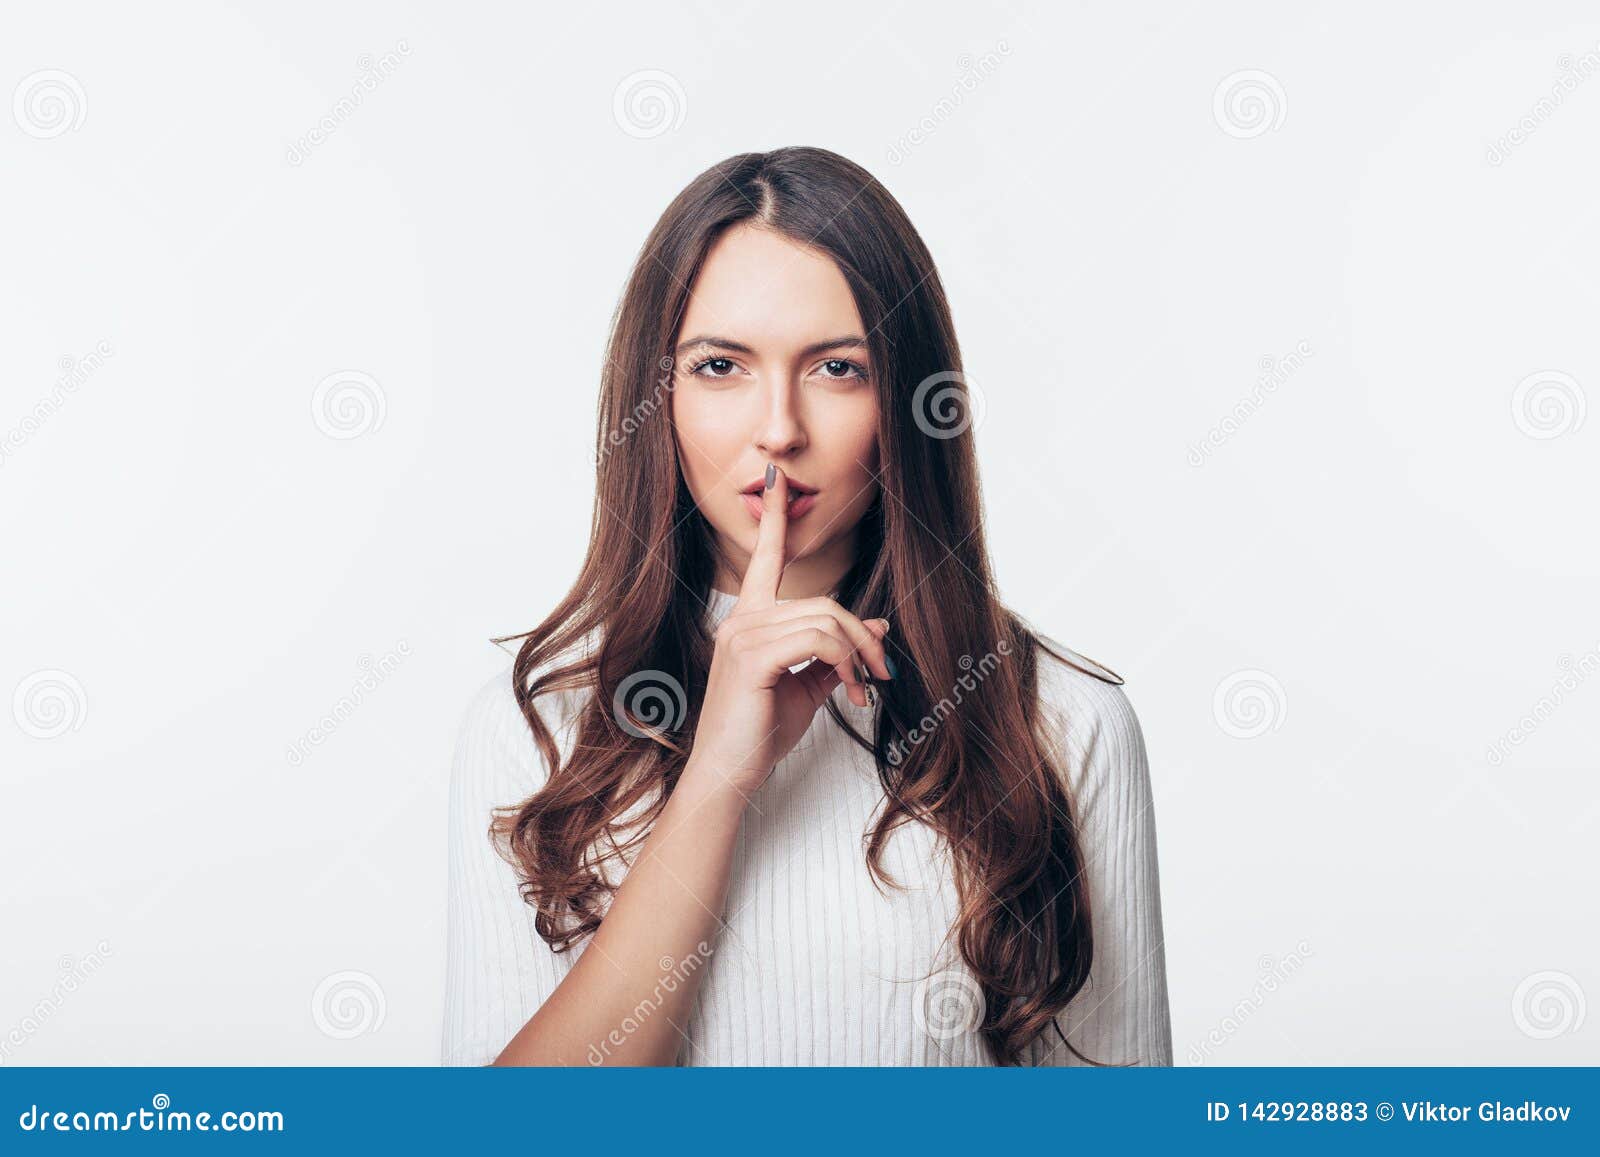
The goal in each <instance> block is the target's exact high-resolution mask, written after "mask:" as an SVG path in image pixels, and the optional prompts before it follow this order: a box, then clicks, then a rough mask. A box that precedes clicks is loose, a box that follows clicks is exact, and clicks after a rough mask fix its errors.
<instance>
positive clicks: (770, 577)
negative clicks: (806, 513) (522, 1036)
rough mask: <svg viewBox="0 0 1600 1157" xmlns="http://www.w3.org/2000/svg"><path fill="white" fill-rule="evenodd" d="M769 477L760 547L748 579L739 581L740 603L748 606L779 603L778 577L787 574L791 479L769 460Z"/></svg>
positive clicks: (759, 532)
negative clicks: (785, 567)
mask: <svg viewBox="0 0 1600 1157" xmlns="http://www.w3.org/2000/svg"><path fill="white" fill-rule="evenodd" d="M767 479H768V485H767V488H766V489H765V490H763V491H762V496H761V525H760V527H759V528H758V529H757V531H756V548H755V550H754V551H752V552H751V555H750V565H749V566H747V567H746V568H745V571H744V581H743V582H742V583H740V584H739V605H740V607H742V608H745V609H751V608H756V607H771V606H775V605H777V602H778V581H779V580H780V579H781V578H782V577H783V551H784V545H785V541H786V540H787V538H788V536H789V479H788V476H787V475H785V474H784V472H783V471H782V470H781V469H780V468H779V467H778V465H777V464H776V463H771V462H769V463H768V464H767Z"/></svg>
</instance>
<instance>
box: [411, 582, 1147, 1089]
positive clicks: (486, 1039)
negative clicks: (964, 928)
mask: <svg viewBox="0 0 1600 1157" xmlns="http://www.w3.org/2000/svg"><path fill="white" fill-rule="evenodd" d="M733 603H734V596H733V595H730V594H725V593H723V592H721V591H717V590H711V591H710V592H709V599H708V607H707V614H708V615H709V616H710V617H711V619H712V621H713V622H715V621H719V620H720V619H721V618H722V617H723V616H724V615H726V614H727V613H728V611H729V610H730V609H731V608H732V606H733ZM1050 642H1051V643H1052V644H1053V645H1054V646H1056V647H1057V649H1058V650H1061V651H1062V652H1064V653H1068V654H1072V655H1073V656H1074V658H1075V659H1076V660H1077V661H1078V662H1080V663H1081V664H1082V667H1083V669H1081V670H1080V669H1078V668H1077V667H1074V666H1071V665H1069V664H1067V663H1063V662H1062V661H1060V660H1059V659H1056V658H1055V657H1054V656H1052V655H1050V654H1048V653H1046V652H1044V651H1043V650H1041V651H1040V652H1039V693H1040V697H1041V705H1042V706H1044V707H1045V708H1046V710H1047V711H1049V712H1052V713H1053V717H1054V718H1055V719H1058V720H1065V721H1068V722H1067V724H1066V725H1064V726H1058V727H1057V728H1056V729H1055V733H1056V734H1057V735H1058V736H1059V737H1060V739H1059V740H1058V746H1057V748H1056V754H1057V755H1058V757H1059V762H1058V766H1060V767H1061V768H1062V769H1063V770H1064V772H1065V773H1066V775H1067V776H1068V779H1069V781H1070V782H1069V787H1070V791H1071V793H1072V796H1073V799H1074V800H1075V802H1076V804H1077V806H1078V808H1079V810H1080V823H1081V839H1082V841H1083V845H1084V856H1085V858H1086V860H1087V864H1088V867H1087V872H1086V874H1087V877H1088V883H1089V893H1090V902H1091V910H1092V912H1093V920H1094V935H1095V943H1094V964H1093V969H1092V972H1091V976H1090V983H1089V985H1088V986H1087V987H1086V988H1085V989H1084V990H1083V991H1082V992H1080V993H1079V994H1078V996H1077V997H1076V998H1075V999H1074V1000H1073V1002H1072V1004H1071V1005H1069V1006H1068V1007H1067V1009H1066V1010H1065V1011H1064V1012H1063V1013H1062V1014H1061V1016H1060V1018H1059V1023H1060V1024H1061V1026H1062V1028H1063V1030H1064V1031H1065V1032H1066V1033H1067V1035H1068V1038H1069V1039H1070V1040H1071V1041H1072V1043H1073V1045H1075V1046H1076V1047H1077V1048H1078V1049H1080V1050H1081V1051H1083V1052H1085V1053H1087V1054H1088V1055H1089V1056H1091V1057H1094V1058H1096V1059H1097V1060H1102V1061H1110V1062H1113V1063H1127V1062H1130V1061H1132V1062H1135V1063H1138V1064H1143V1065H1170V1064H1171V1063H1172V1032H1171V1023H1170V1017H1169V1013H1168V1008H1167V978H1166V956H1165V952H1164V949H1163V938H1162V930H1161V898H1160V887H1159V880H1158V875H1157V865H1156V834H1155V816H1154V812H1153V811H1152V808H1151V788H1150V772H1149V765H1148V763H1147V760H1146V755H1145V746H1144V738H1143V735H1142V733H1141V731H1140V728H1139V722H1138V718H1137V717H1136V716H1135V714H1134V711H1133V707H1132V706H1131V705H1130V704H1129V702H1128V699H1127V696H1126V695H1125V694H1124V693H1123V691H1122V689H1121V687H1120V686H1119V685H1118V684H1117V683H1116V682H1113V681H1112V678H1113V677H1112V676H1111V675H1110V674H1109V673H1107V672H1105V671H1104V668H1101V667H1099V666H1098V665H1096V664H1095V663H1093V662H1092V661H1091V660H1088V659H1085V658H1083V657H1082V656H1078V655H1077V654H1076V652H1070V651H1068V650H1067V648H1065V647H1062V646H1061V645H1060V644H1058V643H1055V641H1054V640H1053V639H1052V640H1050ZM1000 661H1002V662H1003V661H1004V659H1001V660H1000ZM1094 672H1099V674H1095V673H1094ZM1102 676H1103V677H1102ZM591 693H592V692H582V693H580V692H566V693H560V694H556V695H552V696H551V697H550V698H549V699H548V700H546V699H545V698H544V697H541V699H540V710H541V714H542V715H543V717H544V719H545V722H546V724H547V725H548V726H550V727H551V729H552V730H553V731H554V732H555V734H556V740H557V744H558V746H559V747H560V750H561V752H562V755H563V758H565V757H566V755H567V754H568V753H570V750H571V747H570V744H571V740H572V734H573V730H574V729H573V728H572V727H571V726H569V725H570V723H571V722H572V721H573V720H574V719H575V718H576V712H577V709H578V707H580V706H581V702H580V699H579V697H580V695H581V694H583V695H586V694H591ZM834 700H835V702H836V703H837V704H838V705H839V707H840V710H841V711H842V712H843V713H844V714H845V717H846V718H847V719H850V720H851V721H852V722H853V723H854V724H855V725H856V727H857V729H858V730H860V731H861V732H862V733H863V734H865V735H868V736H870V734H871V730H870V728H871V718H872V715H873V709H871V708H859V707H856V706H855V705H854V704H853V703H851V702H850V700H849V698H848V697H847V696H846V695H845V692H844V688H842V687H840V688H838V689H836V690H835V692H834ZM546 703H548V704H549V706H548V707H547V706H546ZM944 726H959V710H958V711H957V713H956V714H954V715H952V716H951V717H950V718H949V719H948V720H947V721H946V722H945V723H944ZM545 775H546V768H545V766H544V760H543V758H542V756H541V755H540V753H539V750H538V747H537V746H536V745H535V744H534V742H533V737H532V734H531V732H530V731H529V729H528V725H527V723H526V721H525V720H524V719H523V718H522V715H521V712H520V711H519V710H518V708H517V704H516V699H515V696H514V693H513V689H512V684H511V674H510V669H509V668H507V670H506V671H505V672H503V673H501V674H500V675H497V676H496V677H495V678H493V679H491V680H490V681H489V682H488V683H486V684H485V685H484V686H483V688H482V689H481V690H480V691H479V692H478V693H477V695H476V696H475V697H474V698H473V699H472V702H471V704H470V705H469V706H468V708H467V712H466V715H465V718H464V719H463V721H462V725H461V729H460V735H459V740H458V742H457V746H456V752H455V762H454V767H453V770H452V777H451V788H450V861H449V874H450V879H449V914H448V931H447V938H448V961H447V981H446V983H447V992H446V1000H445V1023H444V1051H443V1060H444V1063H445V1064H447V1065H479V1064H487V1063H489V1062H490V1061H492V1060H493V1059H494V1058H495V1057H496V1056H497V1055H498V1054H499V1052H500V1050H501V1049H502V1048H503V1047H504V1046H505V1044H506V1042H507V1041H509V1040H510V1039H511V1037H512V1036H514V1035H515V1034H516V1032H517V1031H518V1030H519V1029H520V1028H521V1027H522V1025H523V1024H525V1023H526V1022H527V1020H528V1018H529V1017H530V1016H532V1015H533V1013H534V1011H535V1010H536V1009H537V1008H538V1007H539V1006H540V1004H542V1003H543V1001H544V1000H545V998H546V997H548V996H549V995H550V993H551V992H553V991H554V990H555V987H556V985H557V984H559V983H560V981H561V979H562V977H564V976H565V975H566V974H567V972H568V971H570V970H571V968H572V966H573V964H574V963H576V961H577V959H578V956H579V955H581V953H582V952H583V951H584V948H585V947H586V945H587V942H584V943H583V944H580V945H579V946H577V947H575V948H573V950H572V951H571V952H570V953H565V954H557V953H554V952H552V951H551V950H550V948H549V946H548V945H546V944H545V942H544V941H543V940H542V939H540V938H539V936H538V934H537V933H536V932H535V931H534V927H533V910H532V909H531V908H529V907H527V906H526V905H525V904H523V902H522V900H521V898H520V896H519V895H518V892H517V879H516V875H515V872H514V871H513V869H512V867H511V866H510V865H509V864H507V863H506V862H505V861H504V860H502V859H501V858H500V857H499V856H497V855H496V854H495V852H494V850H493V849H492V848H491V847H490V844H489V841H488V838H487V835H486V828H487V826H488V823H489V820H490V812H491V809H493V808H494V807H497V806H501V805H505V804H511V803H516V802H519V801H520V800H522V799H525V798H526V797H527V796H528V795H530V794H531V793H532V792H533V791H534V790H535V789H536V788H537V787H538V786H539V785H540V784H541V783H542V782H543V779H544V777H545ZM884 802H885V801H884V792H883V788H882V786H881V785H880V784H879V782H878V777H877V773H876V771H875V770H874V768H873V766H872V760H871V758H870V756H869V755H868V754H867V753H866V752H865V751H863V750H861V748H860V747H859V746H857V745H856V744H855V743H853V742H851V741H850V740H848V739H846V738H845V737H844V735H843V734H842V733H841V732H840V731H839V729H838V727H837V726H836V725H835V724H834V723H833V721H832V719H831V718H829V716H828V713H827V712H826V711H825V710H824V711H818V712H817V716H816V718H815V719H814V720H813V721H812V725H811V729H810V731H808V732H807V733H806V735H805V737H804V738H802V739H801V741H800V743H799V744H798V745H797V746H796V747H795V749H794V750H793V751H791V752H790V753H789V754H788V756H786V757H785V758H784V759H783V760H782V761H781V762H780V763H779V764H778V765H777V767H776V768H775V769H774V770H773V772H772V774H771V776H770V777H769V778H768V780H767V782H766V783H764V784H763V785H762V786H761V788H760V790H758V791H757V792H756V793H755V794H754V795H753V796H752V797H751V804H750V806H749V807H748V808H747V809H746V811H745V815H744V819H743V823H742V827H741V829H740V834H739V838H738V841H737V844H736V847H735V850H734V856H733V865H732V877H731V881H730V885H729V893H728V901H727V907H726V909H725V911H724V913H723V917H724V920H725V922H726V926H725V928H724V930H723V932H722V933H721V934H720V937H719V939H718V940H717V942H716V944H715V946H714V950H713V952H712V953H711V957H710V960H709V962H708V963H707V964H705V965H704V966H703V969H702V971H703V980H702V983H701V989H700V992H699V995H698V998H697V1001H696V1004H695V1008H694V1012H693V1015H692V1017H691V1019H690V1023H689V1026H688V1031H687V1033H686V1041H685V1043H684V1045H683V1048H682V1050H681V1052H680V1054H679V1062H680V1063H681V1064H685V1065H985V1064H988V1063H990V1062H989V1060H988V1057H987V1054H986V1053H985V1051H984V1049H983V1046H982V1042H981V1039H980V1038H979V1036H978V1035H977V1033H976V1032H975V1031H973V1027H974V1026H975V1025H976V1023H977V1021H978V1019H979V1018H978V1016H977V1015H976V1014H977V1013H978V1011H979V1010H980V1008H981V1006H980V1005H979V1004H978V1003H977V1002H978V1001H979V1000H981V989H980V988H979V987H978V984H977V981H976V979H975V978H973V976H972V975H971V973H970V972H969V971H968V970H967V969H966V967H965V965H964V964H963V963H962V962H961V960H960V958H959V954H958V953H957V952H956V950H955V947H954V944H953V943H949V944H945V943H943V941H944V938H945V935H946V933H947V932H948V930H949V929H950V927H951V925H952V923H953V922H954V919H955V916H956V900H955V886H954V882H953V880H952V878H951V875H950V865H949V858H948V851H947V850H946V849H944V848H943V847H942V846H941V845H939V844H938V843H937V842H936V839H935V836H934V834H933V832H932V830H931V829H929V828H928V827H927V826H926V825H923V824H920V823H912V824H905V825H903V826H901V827H900V828H899V829H898V830H897V831H896V833H895V835H894V836H893V837H892V838H891V839H890V842H889V845H888V849H887V851H886V854H885V857H884V864H885V866H886V867H887V868H888V869H889V872H890V874H891V875H892V876H893V877H894V878H895V879H896V880H898V881H900V882H901V883H903V884H905V885H907V890H905V891H900V890H896V889H889V890H888V894H887V895H884V894H882V893H880V892H879V891H878V890H877V889H876V888H875V887H874V885H873V882H872V880H871V878H870V876H869V873H868V871H867V866H866V861H865V857H864V854H863V842H862V836H863V835H864V834H865V833H866V832H868V831H869V830H870V829H871V827H872V821H873V820H874V819H875V818H876V814H877V812H878V811H879V809H880V808H881V806H882V805H883V803H884ZM941 948H942V951H941ZM1029 1062H1030V1063H1033V1064H1044V1065H1076V1064H1081V1063H1082V1062H1081V1061H1079V1060H1078V1059H1077V1058H1076V1057H1074V1056H1073V1055H1072V1053H1071V1052H1070V1051H1069V1050H1068V1049H1067V1048H1066V1046H1064V1045H1062V1044H1061V1043H1060V1041H1059V1039H1058V1038H1057V1037H1056V1036H1055V1034H1054V1033H1053V1032H1051V1033H1048V1034H1046V1037H1045V1038H1041V1040H1039V1041H1036V1042H1035V1043H1034V1045H1033V1047H1032V1050H1031V1056H1030V1057H1029Z"/></svg>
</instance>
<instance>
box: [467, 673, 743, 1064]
mask: <svg viewBox="0 0 1600 1157" xmlns="http://www.w3.org/2000/svg"><path fill="white" fill-rule="evenodd" d="M704 771H705V769H704V768H696V767H695V765H694V762H693V760H691V763H690V767H688V768H686V769H685V774H684V775H683V777H682V778H681V780H680V783H679V786H678V788H677V790H675V791H674V793H673V795H672V797H671V798H670V799H669V800H668V802H667V805H666V807H665V808H664V809H663V811H662V814H661V816H660V817H658V819H657V822H656V825H655V827H654V829H653V830H652V832H651V833H650V835H649V836H648V837H647V839H646V841H645V843H644V845H643V846H642V847H641V848H640V851H639V855H638V858H637V860H636V861H635V863H634V865H633V868H632V870H630V871H629V873H628V875H627V876H626V878H625V879H624V881H623V884H622V886H621V887H620V888H619V890H618V892H617V895H616V897H615V898H614V901H613V905H612V908H611V910H610V912H609V913H608V914H607V916H606V919H605V921H604V922H603V923H602V925H601V928H600V930H599V931H597V932H596V933H595V935H594V937H593V938H592V939H591V940H590V941H589V942H587V943H586V944H583V945H580V946H579V947H577V948H574V949H573V950H572V952H571V953H567V954H558V953H556V952H554V951H553V950H552V949H550V947H549V946H548V945H547V944H546V943H545V942H544V941H543V939H541V938H540V937H539V935H538V932H537V931H536V930H535V928H534V925H533V909H531V908H530V907H528V905H527V904H525V903H524V902H523V900H522V898H521V895H520V893H519V890H518V878H517V875H516V871H515V869H514V868H513V867H512V866H511V865H510V864H509V863H507V862H506V861H505V860H504V859H502V858H501V857H500V856H499V854H498V853H496V851H495V850H494V848H493V846H492V845H491V843H490V841H489V837H488V825H489V820H490V818H491V816H492V813H493V810H494V809H495V808H497V807H501V806H505V805H507V804H512V803H516V802H518V801H520V800H522V799H525V798H526V797H527V796H528V795H530V794H532V792H533V791H535V790H536V789H537V788H538V787H539V786H540V785H541V784H542V782H543V778H544V774H545V770H544V759H543V756H542V754H541V753H540V751H539V749H538V746H537V745H536V744H535V743H534V742H533V739H532V736H531V735H530V734H529V732H528V727H527V723H526V722H525V721H524V720H523V718H522V713H521V711H520V709H519V708H518V707H517V705H516V701H515V698H514V694H513V691H512V686H511V679H510V675H509V673H507V674H504V675H501V676H499V677H497V678H496V679H495V680H493V681H492V682H491V683H490V684H489V685H487V686H486V687H484V688H483V689H482V690H481V691H480V692H479V693H478V695H477V696H476V697H475V698H474V700H473V702H472V704H471V706H470V707H469V708H468V710H467V712H466V717H465V719H464V720H463V722H462V725H461V729H460V736H459V739H458V741H457V744H456V751H455V759H454V764H453V767H452V772H451V784H450V863H449V912H448V931H447V940H448V945H449V950H448V957H447V965H446V972H447V984H446V1000H445V1031H444V1055H443V1060H444V1063H445V1064H447V1065H472V1064H490V1063H495V1064H523V1065H538V1064H553V1065H559V1064H573V1065H578V1064H591V1065H600V1064H634V1065H649V1064H672V1063H673V1062H674V1061H675V1060H676V1059H677V1055H678V1050H679V1048H680V1046H681V1045H682V1044H683V1041H684V1037H683V1035H682V1033H681V1032H680V1029H681V1028H682V1027H683V1026H684V1025H685V1023H686V1021H687V1019H688V1015H689V1011H690V1009H691V1007H692V1006H693V1003H694V997H695V993H696V992H697V991H698V988H699V983H700V977H701V975H702V974H703V972H704V970H705V968H706V967H707V966H708V964H709V958H710V954H711V952H712V951H713V950H715V948H716V945H717V931H718V928H719V926H720V922H719V920H718V918H717V916H716V913H719V912H720V911H721V908H722V904H723V902H724V900H725V898H726V891H727V884H728V874H729V865H730V864H731V862H732V857H733V841H734V838H735V836H736V835H737V833H738V829H739V822H740V817H741V815H742V812H743V808H744V800H743V798H742V797H740V796H739V795H738V794H737V792H734V791H732V790H727V791H720V790H718V786H717V785H718V784H719V783H720V782H722V781H721V780H720V777H716V776H710V775H704V774H701V773H702V772H704ZM691 773H693V774H691ZM508 1042H509V1043H508Z"/></svg>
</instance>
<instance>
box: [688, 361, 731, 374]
mask: <svg viewBox="0 0 1600 1157" xmlns="http://www.w3.org/2000/svg"><path fill="white" fill-rule="evenodd" d="M707 369H709V370H710V371H711V372H710V373H705V372H704V371H706V370H707ZM694 372H695V373H697V374H700V375H701V376H703V377H708V378H725V377H727V376H728V375H729V374H730V373H732V372H733V362H731V361H730V360H729V359H727V358H707V359H706V360H705V361H703V362H701V363H700V364H699V365H697V366H695V368H694Z"/></svg>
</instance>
